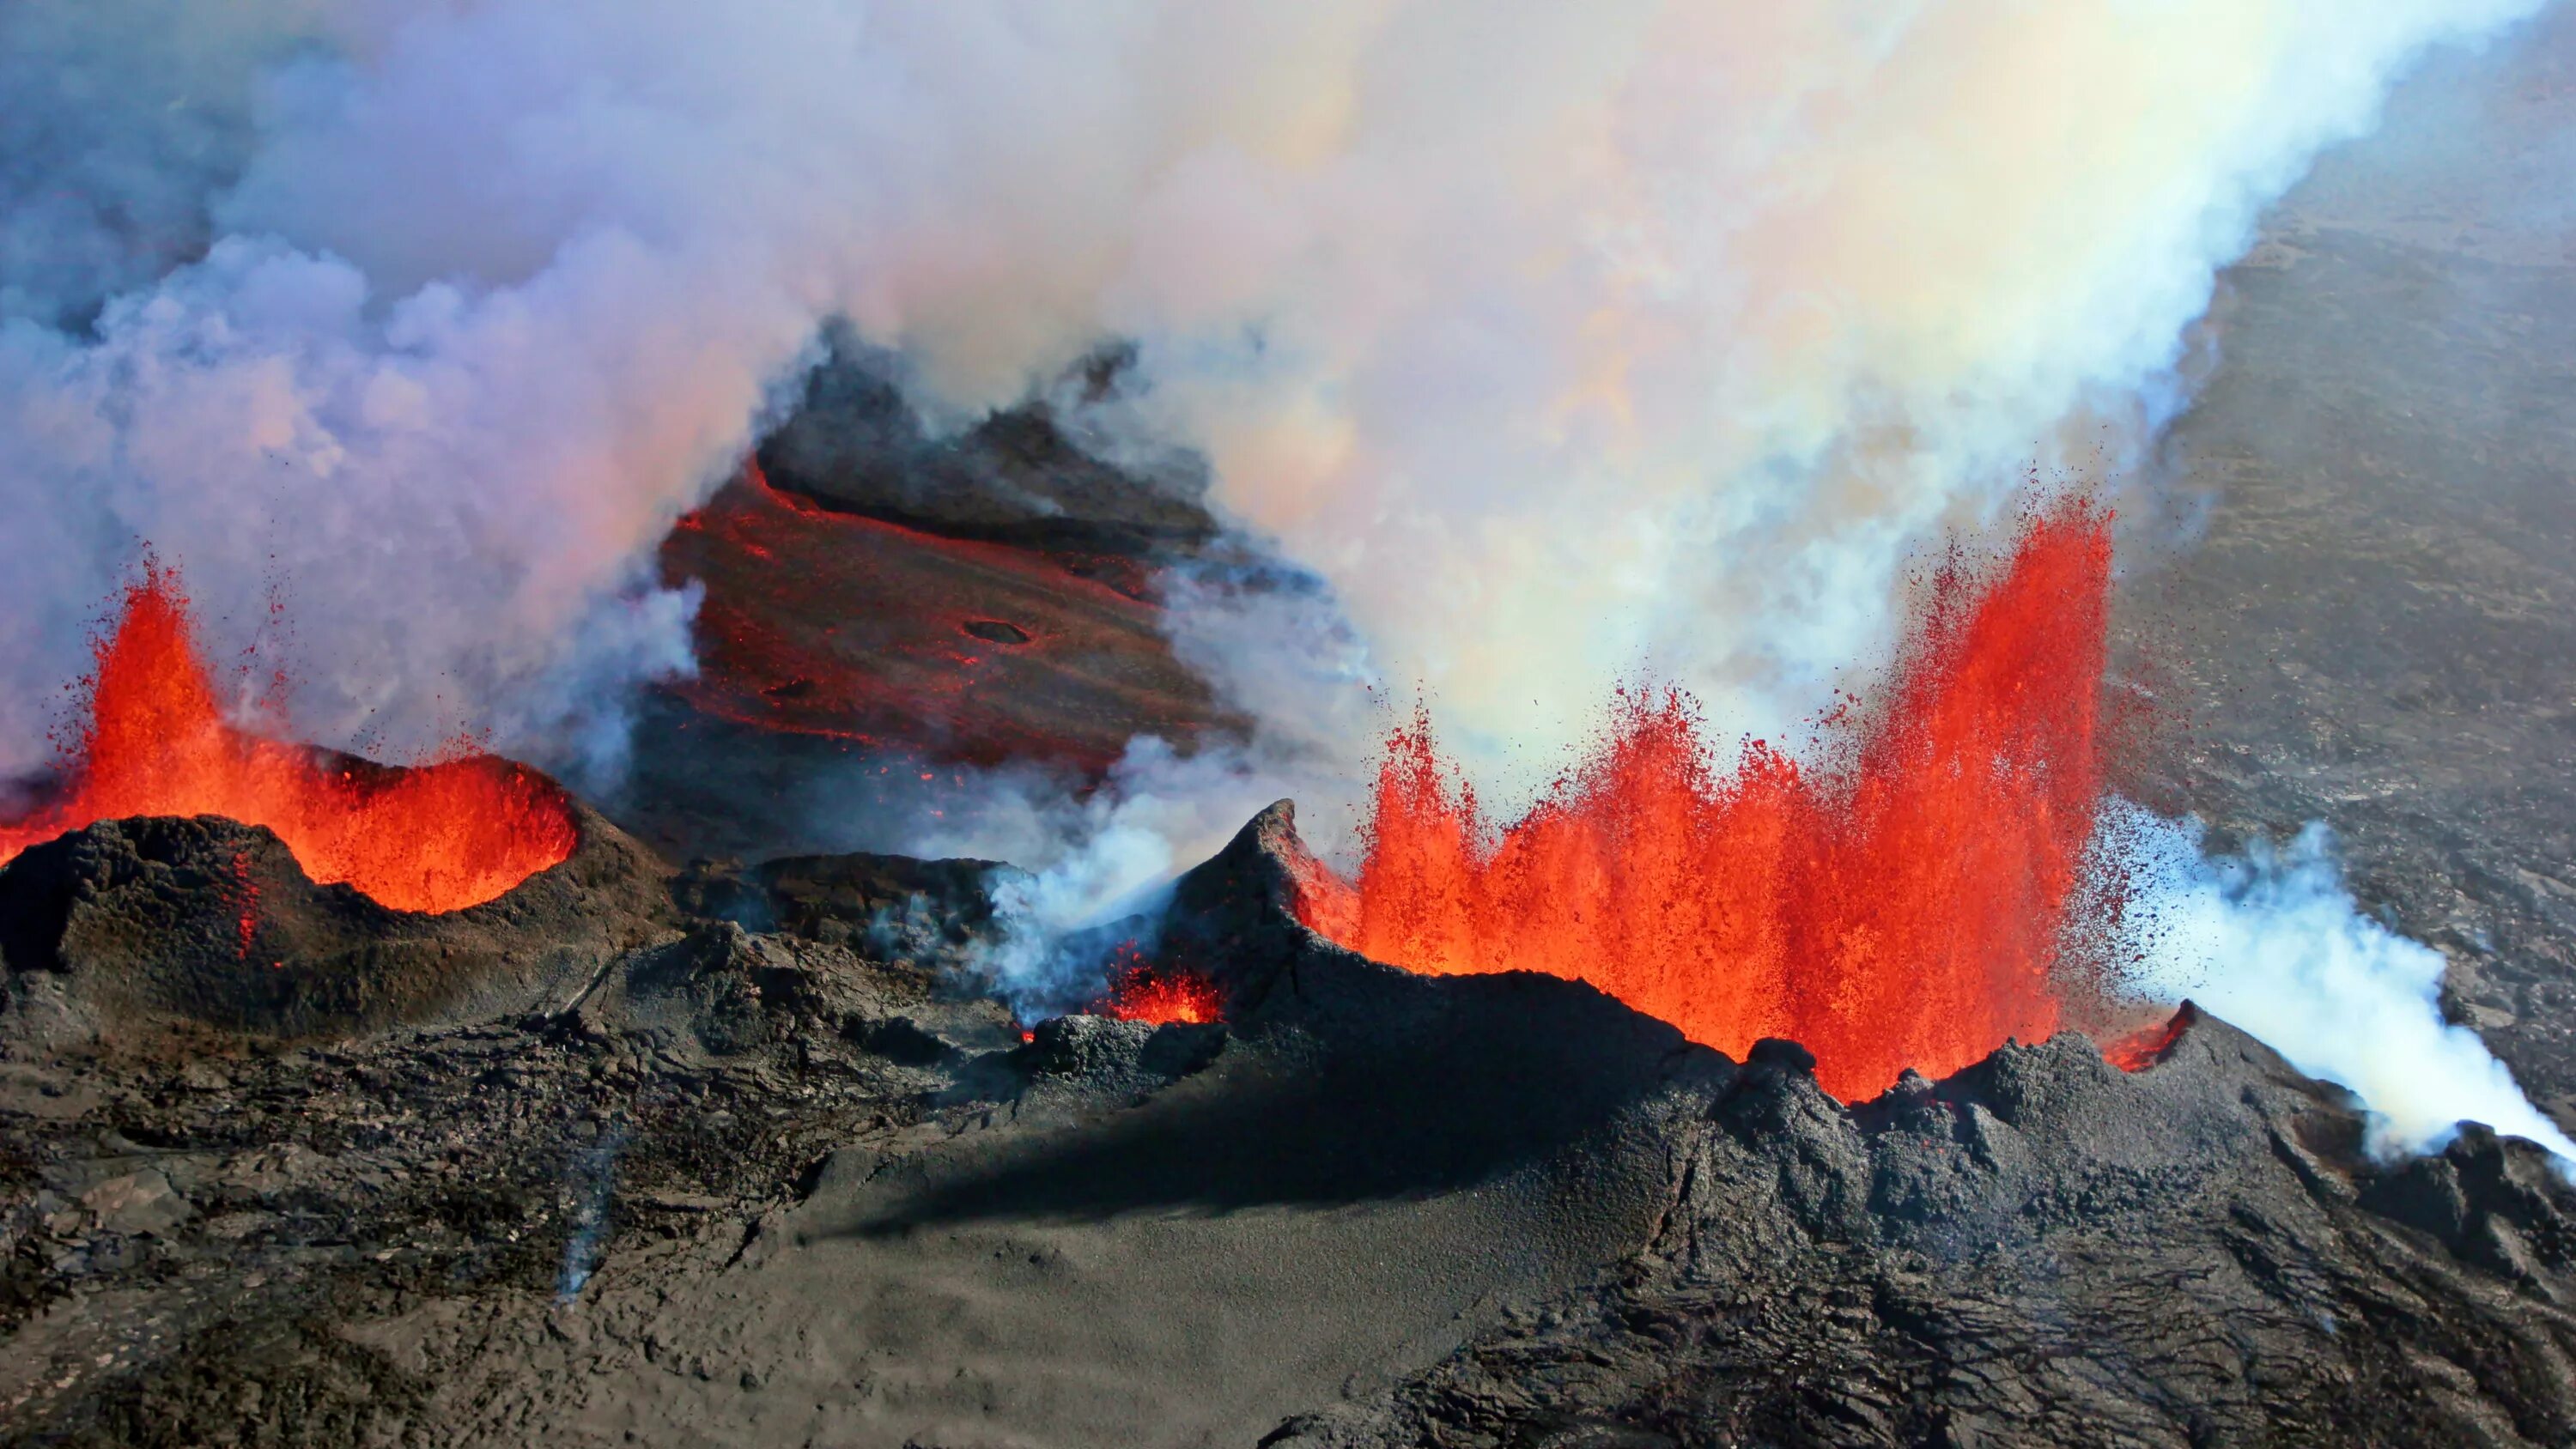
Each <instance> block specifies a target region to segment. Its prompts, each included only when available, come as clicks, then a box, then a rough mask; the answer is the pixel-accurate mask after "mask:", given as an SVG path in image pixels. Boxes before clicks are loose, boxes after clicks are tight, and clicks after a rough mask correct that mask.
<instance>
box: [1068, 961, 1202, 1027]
mask: <svg viewBox="0 0 2576 1449" xmlns="http://www.w3.org/2000/svg"><path fill="white" fill-rule="evenodd" d="M1092 1009H1093V1010H1094V1011H1097V1012H1098V1013H1100V1014H1101V1015H1103V1016H1114V1017H1116V1018H1118V1019H1119V1020H1120V1021H1150V1022H1153V1023H1154V1024H1156V1025H1157V1026H1160V1025H1162V1024H1164V1023H1167V1022H1187V1023H1190V1024H1192V1025H1200V1024H1204V1023H1207V1022H1214V1021H1223V1020H1225V995H1224V993H1222V992H1220V991H1218V990H1217V988H1216V983H1215V982H1213V981H1210V980H1208V979H1207V978H1206V977H1204V976H1200V975H1197V974H1195V973H1192V972H1187V971H1177V970H1157V969H1155V968H1154V967H1151V966H1146V965H1141V964H1140V965H1131V966H1127V967H1124V968H1121V969H1120V970H1118V971H1116V972H1114V973H1112V975H1111V977H1110V982H1109V994H1108V995H1107V996H1106V997H1104V998H1103V999H1102V1000H1101V1002H1100V1003H1099V1004H1098V1005H1097V1006H1095V1007H1093V1008H1092Z"/></svg>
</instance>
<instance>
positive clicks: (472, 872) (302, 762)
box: [0, 568, 578, 911]
mask: <svg viewBox="0 0 2576 1449" xmlns="http://www.w3.org/2000/svg"><path fill="white" fill-rule="evenodd" d="M95 652H96V657H97V668H96V672H95V673H94V674H93V675H92V676H91V678H90V680H89V681H88V683H89V700H88V706H89V708H88V718H87V719H86V720H85V721H84V722H83V723H82V724H81V726H80V727H79V730H78V733H77V736H76V738H75V740H74V744H75V745H76V746H77V750H78V757H77V758H76V759H75V760H73V761H72V762H71V764H70V768H69V769H68V771H67V772H66V777H65V788H64V789H63V791H62V792H61V793H60V795H59V797H58V798H57V799H56V800H55V801H54V802H53V803H52V804H50V805H48V806H45V807H43V808H40V809H39V810H37V811H36V812H34V813H33V814H30V815H28V816H26V817H24V818H21V819H18V820H10V821H0V862H6V861H8V860H11V859H13V858H15V857H16V856H17V855H18V853H19V852H21V851H23V850H25V849H26V848H27V847H28V846H31V845H35V844H38V843H40V842H43V841H46V840H51V839H53V838H55V837H56V836H59V835H62V834H65V833H67V832H69V831H73V830H78V829H80V828H81V827H82V826H85V825H88V824H91V823H92V822H95V821H99V820H113V819H121V818H126V817H131V816H138V815H179V816H191V815H221V816H225V817H227V818H229V819H233V820H238V821H240V822H242V823H244V824H246V825H264V826H266V827H268V828H269V829H271V830H274V831H276V832H277V834H278V836H279V838H280V839H282V840H284V841H285V842H286V845H287V848H288V849H290V850H292V851H293V852H294V853H295V858H296V860H297V861H298V862H299V863H300V864H301V865H302V866H303V867H304V870H305V873H306V874H308V875H310V876H311V877H312V878H313V879H314V880H315V881H317V882H320V883H323V884H326V885H327V884H331V883H335V882H345V883H347V884H348V885H351V886H353V887H355V888H357V889H358V890H359V891H361V892H364V893H365V894H366V895H368V896H370V897H373V898H374V899H375V900H377V901H380V902H382V903H383V904H385V905H388V906H391V907H393V908H395V909H397V910H406V911H453V910H461V909H463V908H464V907H467V906H472V905H479V904H481V903H482V902H484V901H488V900H491V899H492V898H493V897H495V896H498V895H500V894H501V893H503V892H504V891H507V890H509V889H510V888H511V887H513V886H515V885H517V884H518V883H519V882H521V881H523V880H525V879H527V878H528V877H529V876H531V875H534V874H535V873H536V872H538V871H541V870H544V869H546V868H547V867H548V866H551V865H554V864H556V863H557V862H559V861H562V860H563V859H564V858H565V857H567V856H569V855H571V854H572V851H573V846H574V845H575V843H576V842H577V839H578V833H577V831H576V829H575V826H574V824H573V817H572V810H571V807H570V804H569V803H568V802H567V801H566V800H565V798H564V796H563V794H562V792H561V791H559V790H557V789H555V788H554V787H553V786H552V785H550V784H548V783H547V782H546V781H545V780H543V779H541V778H540V777H538V776H537V775H536V774H534V773H533V772H531V771H529V770H526V769H523V768H521V767H520V766H518V765H515V764H512V763H510V762H509V761H507V760H502V759H497V758H494V757H492V756H488V755H483V756H473V757H468V758H464V759H455V760H448V761H445V762H443V763H438V764H431V765H424V766H421V767H418V768H414V769H395V768H391V767H388V766H383V765H375V764H369V763H367V762H365V761H362V760H351V759H345V758H339V757H328V756H324V755H322V754H320V753H319V752H317V751H314V750H311V749H309V748H306V747H303V746H299V745H292V744H286V743H281V742H279V741H275V740H270V739H264V738H261V737H260V736H258V735H254V734H251V733H249V732H247V731H245V730H242V729H239V728H237V727H235V726H233V725H232V724H230V723H228V722H227V721H226V720H225V718H224V714H223V710H222V708H221V707H220V706H219V705H218V703H217V701H216V697H215V687H214V682H213V680H212V678H211V677H210V676H209V675H208V673H207V671H206V666H205V663H204V661H203V660H202V659H201V658H200V657H199V655H198V652H197V648H196V642H195V631H194V629H193V627H192V625H191V623H190V619H189V613H188V600H187V597H186V595H185V594H183V593H182V592H181V591H180V588H179V581H178V579H177V577H176V576H175V575H173V574H172V573H171V572H169V571H167V570H164V569H159V568H147V569H146V571H145V573H144V577H143V580H142V582H140V583H137V584H135V585H133V586H131V587H130V588H128V589H127V590H126V593H125V600H124V614H123V616H122V618H121V619H120V620H119V621H118V623H117V626H116V628H115V630H114V631H113V632H112V633H110V634H108V635H106V636H104V637H102V638H101V639H100V640H99V642H98V644H97V645H96V650H95Z"/></svg>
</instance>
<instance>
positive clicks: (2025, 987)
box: [1299, 503, 2111, 1101]
mask: <svg viewBox="0 0 2576 1449" xmlns="http://www.w3.org/2000/svg"><path fill="white" fill-rule="evenodd" d="M2110 569H2111V538H2110V526H2109V519H2108V517H2107V516H2106V515H2105V514H2103V513H2102V512H2100V511H2098V510H2096V509H2095V508H2093V507H2091V506H2089V505H2086V504H2082V503H2071V504H2066V505H2063V506H2060V507H2058V508H2056V509H2054V510H2052V511H2050V512H2047V513H2045V514H2042V515H2040V516H2037V517H2035V518H2033V519H2032V520H2031V521H2030V522H2029V523H2028V525H2027V526H2026V527H2025V529H2024V531H2023V533H2022V535H2021V537H2020V540H2019V542H2018V545H2017V547H2016V549H2015V551H2014V553H2013V556H2012V558H2011V559H2010V561H2009V563H2007V564H2005V565H2004V566H2003V567H2002V568H2001V569H2000V570H1998V571H1995V572H1994V573H1992V574H1991V575H1990V576H1987V577H1982V578H1981V577H1979V576H1977V575H1976V574H1975V572H1974V571H1973V570H1970V569H1968V568H1967V567H1965V566H1963V565H1961V564H1959V563H1957V562H1956V561H1955V560H1954V561H1953V563H1952V564H1951V565H1950V566H1948V567H1946V568H1944V569H1943V570H1942V571H1941V573H1940V574H1939V575H1938V576H1937V577H1936V578H1935V579H1934V580H1933V581H1932V587H1931V590H1930V594H1929V597H1928V601H1927V606H1926V607H1925V609H1924V611H1923V613H1922V615H1921V617H1920V619H1919V621H1918V623H1917V625H1916V627H1915V629H1914V630H1913V632H1912V634H1911V636H1910V638H1909V640H1908V642H1907V644H1906V646H1905V647H1904V649H1903V650H1902V651H1901V652H1900V655H1899V659H1898V664H1897V667H1896V670H1895V672H1894V675H1893V677H1892V679H1891V681H1890V683H1889V686H1888V688H1887V689H1886V691H1885V692H1884V694H1883V695H1882V697H1881V698H1880V699H1879V700H1878V701H1877V702H1876V704H1875V707H1874V708H1872V709H1870V710H1868V711H1866V712H1862V711H1856V710H1844V711H1839V712H1837V714H1836V715H1835V716H1833V717H1831V718H1830V719H1829V720H1828V722H1827V724H1828V728H1829V730H1831V731H1832V732H1833V733H1834V735H1835V738H1836V740H1837V741H1838V742H1839V745H1840V748H1839V749H1838V750H1837V751H1835V752H1833V754H1832V758H1831V759H1829V760H1828V761H1827V762H1825V763H1822V764H1819V765H1816V766H1813V767H1805V766H1801V765H1800V764H1799V763H1797V762H1796V761H1793V760H1791V759H1790V758H1789V757H1788V756H1787V755H1785V754H1783V753H1781V752H1780V751H1778V750H1776V749H1773V748H1771V747H1769V746H1767V745H1765V744H1763V743H1762V742H1759V741H1756V742H1753V743H1751V744H1749V745H1747V746H1746V747H1745V748H1744V749H1743V750H1742V752H1741V754H1740V756H1739V758H1737V759H1736V760H1735V761H1733V762H1732V764H1731V766H1730V764H1729V763H1728V762H1726V761H1723V760H1721V759H1720V758H1719V757H1718V756H1717V755H1716V753H1715V752H1714V751H1713V750H1712V749H1711V748H1710V746H1709V745H1708V743H1707V742H1706V739H1705V737H1704V731H1703V729H1702V726H1701V724H1700V721H1699V719H1698V716H1697V714H1696V711H1695V709H1694V707H1693V706H1692V704H1691V702H1690V701H1689V700H1688V698H1687V697H1685V696H1682V695H1679V694H1672V693H1668V694H1664V695H1661V696H1656V695H1652V694H1648V693H1633V694H1623V695H1622V696H1621V697H1620V700H1619V702H1618V705H1617V707H1616V710H1615V713H1614V717H1613V720H1612V725H1611V729H1610V731H1609V733H1608V738H1607V739H1606V741H1605V743H1604V744H1603V746H1602V747H1601V748H1600V749H1599V750H1598V751H1597V752H1595V753H1594V754H1593V755H1592V756H1591V757H1590V758H1589V759H1587V760H1586V761H1585V762H1584V763H1583V764H1582V766H1581V767H1580V768H1579V769H1577V770H1575V771H1574V772H1573V773H1571V774H1569V775H1568V776H1566V777H1564V778H1562V779H1560V780H1559V781H1558V782H1557V784H1556V785H1555V786H1554V787H1553V788H1552V789H1551V791H1550V792H1549V793H1548V794H1547V795H1546V796H1545V797H1543V798H1542V799H1541V801H1540V802H1539V804H1538V805H1537V806H1536V807H1535V808H1534V809H1532V810H1531V811H1530V812H1529V813H1528V814H1527V815H1526V816H1524V817H1523V818H1521V819H1520V820H1519V821H1517V822H1516V823H1513V824H1511V825H1509V826H1508V827H1504V828H1501V829H1496V828H1494V827H1493V826H1491V825H1490V824H1489V823H1488V821H1487V820H1486V819H1485V817H1484V816H1482V815H1481V814H1480V813H1479V810H1478V807H1477V803H1476V799H1475V796H1474V793H1473V792H1472V791H1471V790H1468V789H1466V788H1464V787H1462V786H1455V785H1453V784H1452V783H1451V781H1452V778H1453V776H1454V772H1453V771H1452V770H1450V769H1449V768H1448V767H1447V766H1446V764H1445V762H1444V761H1443V759H1442V757H1441V755H1440V753H1439V751H1438V748H1437V746H1436V744H1435V742H1434V740H1433V737H1432V734H1431V730H1430V727H1429V723H1428V720H1427V719H1426V718H1425V717H1423V716H1420V715H1417V716H1416V718H1415V719H1414V720H1413V722H1412V723H1411V724H1409V725H1406V726H1402V727H1399V728H1397V729H1396V730H1394V731H1393V732H1392V733H1391V735H1390V736H1389V738H1388V740H1387V742H1386V748H1385V757H1384V761H1383V764H1382V767H1381V769H1380V772H1379V776H1378V782H1377V789H1376V796H1375V800H1374V805H1373V814H1372V818H1371V820H1370V822H1369V825H1368V828H1367V830H1366V831H1365V833H1364V841H1365V849H1366V853H1365V857H1364V860H1363V863H1362V865H1361V867H1360V870H1359V873H1358V876H1357V878H1356V880H1354V881H1351V882H1347V883H1346V882H1342V881H1339V880H1336V879H1322V880H1317V881H1309V882H1304V883H1301V892H1300V902H1299V914H1300V916H1301V917H1303V918H1304V919H1305V921H1306V924H1307V925H1309V926H1310V927H1313V928H1314V929H1315V930H1317V931H1318V932H1320V933H1322V934H1324V935H1326V936H1329V937H1332V938H1334V939H1336V940H1338V941H1340V942H1341V943H1342V944H1344V945H1347V946H1349V947H1351V948H1352V949H1354V950H1357V951H1359V952H1361V953H1362V954H1364V955H1367V956H1370V957H1372V958H1374V959H1376V960H1380V961H1384V962H1388V963H1390V964H1393V965H1398V966H1403V967H1406V968H1408V969H1410V970H1414V971H1419V972H1429V973H1465V972H1484V971H1511V970H1530V971H1542V972H1548V973H1552V974H1554V975H1558V976H1566V977H1573V978H1577V979H1580V980H1584V981H1589V982H1591V983H1593V984H1594V985H1596V986H1598V987H1600V988H1601V989H1602V990H1604V991H1607V992H1609V993H1610V994H1611V995H1613V996H1616V997H1618V998H1619V999H1621V1000H1622V1001H1625V1002H1627V1003H1628V1004H1630V1005H1631V1006H1634V1007H1636V1008H1638V1009H1639V1010H1641V1011H1645V1012H1648V1013H1650V1014H1652V1015H1654V1016H1658V1017H1661V1018H1662V1019H1664V1020H1666V1021H1669V1022H1671V1023H1672V1024H1674V1025H1675V1026H1677V1027H1679V1028H1681V1030H1682V1031H1683V1032H1684V1033H1686V1034H1687V1035H1689V1036H1690V1037H1691V1038H1692V1039H1694V1040H1697V1041H1700V1042H1704V1043H1706V1044H1708V1045H1710V1046H1714V1047H1716V1048H1718V1049H1720V1050H1722V1051H1726V1052H1729V1053H1732V1054H1734V1055H1736V1056H1739V1057H1740V1056H1742V1055H1743V1054H1744V1052H1745V1051H1746V1049H1747V1048H1749V1047H1750V1046H1751V1045H1752V1044H1753V1043H1754V1042H1755V1041H1756V1040H1758V1039H1760V1038H1763V1037H1767V1036H1781V1037H1790V1038H1794V1039H1796V1040H1798V1041H1800V1042H1803V1043H1804V1044H1806V1045H1807V1046H1808V1047H1809V1048H1810V1049H1811V1050H1812V1051H1814V1052H1815V1054H1816V1057H1817V1068H1816V1075H1817V1080H1818V1081H1819V1082H1820V1083H1821V1084H1822V1085H1823V1086H1824V1087H1825V1089H1826V1090H1827V1091H1829V1092H1832V1093H1833V1094H1834V1095H1835V1096H1837V1097H1840V1098H1842V1099H1844V1100H1846V1101H1849V1100H1857V1099H1860V1098H1864V1097H1868V1096H1872V1095H1875V1094H1876V1093H1878V1092H1879V1091H1881V1090H1883V1089H1885V1088H1886V1087H1887V1086H1888V1085H1889V1084H1890V1083H1892V1082H1893V1081H1894V1080H1895V1079H1896V1078H1897V1076H1898V1075H1899V1073H1901V1072H1902V1071H1903V1070H1904V1069H1906V1068H1908V1067H1912V1068H1915V1069H1917V1070H1919V1071H1922V1072H1924V1073H1926V1074H1929V1075H1934V1076H1938V1075H1941V1074H1944V1073H1947V1072H1950V1071H1953V1070H1956V1069H1957V1068H1959V1067H1962V1066H1966V1065H1968V1064H1969V1063H1971V1062H1974V1061H1976V1060H1977V1059H1979V1058H1981V1057H1983V1056H1985V1055H1986V1054H1987V1053H1988V1052H1990V1051H1992V1050H1993V1049H1994V1048H1995V1047H1997V1046H1999V1045H2001V1044H2002V1043H2003V1042H2004V1041H2005V1039H2007V1038H2014V1037H2017V1038H2019V1039H2021V1040H2023V1041H2035V1040H2039V1039H2041V1038H2044V1037H2046V1036H2047V1035H2049V1034H2050V1033H2051V1032H2052V1031H2054V1030H2055V1029H2056V1028H2057V1026H2058V1024H2059V1019H2060V1002H2059V997H2058V993H2057V990H2056V988H2055V986H2054V984H2053V982H2052V967H2053V965H2054V964H2055V961H2056V956H2057V950H2058V943H2059V935H2060V931H2061V928H2062V926H2063V925H2064V924H2065V922H2066V920H2067V917H2068V911H2069V904H2070V897H2071V896H2072V895H2073V894H2074V892H2075V888H2076V886H2077V884H2078V875H2079V870H2080V865H2081V859H2082V857H2083V855H2084V852H2085V847H2086V845H2087V843H2088V842H2089V840H2090V839H2091V835H2092V829H2093V815H2094V805H2095V801H2096V798H2097V796H2098V794H2099V793H2100V789H2101V761H2100V758H2099V751H2100V741H2099V736H2100V732H2101V731H2100V700H2101V693H2102V676H2103V668H2104V664H2105V647H2106V645H2105V640H2106V633H2105V630H2106V623H2107V618H2108V592H2109V586H2110Z"/></svg>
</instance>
